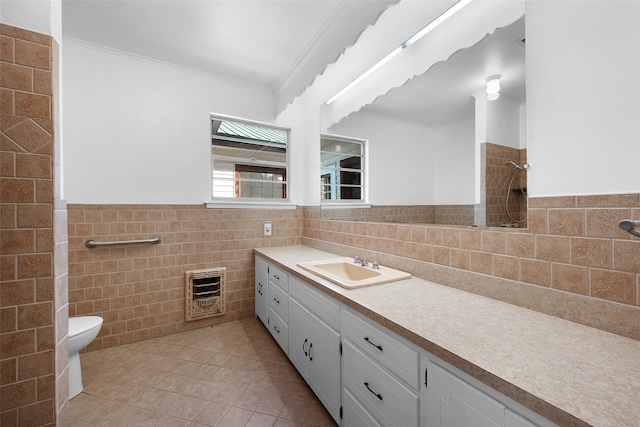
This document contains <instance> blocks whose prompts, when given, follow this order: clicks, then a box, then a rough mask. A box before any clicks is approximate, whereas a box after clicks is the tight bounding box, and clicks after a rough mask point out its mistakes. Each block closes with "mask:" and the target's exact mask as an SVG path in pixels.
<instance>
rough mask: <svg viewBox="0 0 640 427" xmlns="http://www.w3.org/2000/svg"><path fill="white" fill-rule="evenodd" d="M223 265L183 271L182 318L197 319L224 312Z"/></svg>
mask: <svg viewBox="0 0 640 427" xmlns="http://www.w3.org/2000/svg"><path fill="white" fill-rule="evenodd" d="M226 272H227V269H226V268H225V267H219V268H208V269H204V270H191V271H185V273H184V284H185V311H184V320H186V321H187V322H188V321H190V320H199V319H204V318H207V317H212V316H219V315H221V314H224V313H225V309H226V304H225V280H224V276H225V274H226Z"/></svg>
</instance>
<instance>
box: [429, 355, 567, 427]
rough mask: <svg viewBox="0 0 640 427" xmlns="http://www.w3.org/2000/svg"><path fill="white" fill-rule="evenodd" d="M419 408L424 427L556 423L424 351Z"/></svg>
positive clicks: (548, 426) (513, 426)
mask: <svg viewBox="0 0 640 427" xmlns="http://www.w3.org/2000/svg"><path fill="white" fill-rule="evenodd" d="M421 364H422V367H423V369H424V375H425V376H424V380H425V382H426V384H427V387H426V388H425V392H424V393H423V394H422V395H421V397H423V404H422V408H421V417H422V419H423V425H424V426H428V427H447V426H449V427H459V426H474V427H475V426H478V427H496V426H500V427H543V426H544V427H553V426H556V424H554V423H552V422H551V421H549V420H547V419H545V418H543V417H541V416H540V415H538V414H536V413H535V412H533V411H531V410H530V409H528V408H525V407H524V406H522V405H521V404H519V403H517V402H515V401H513V400H511V399H509V398H508V397H506V396H504V395H502V394H501V393H499V392H497V391H496V390H494V389H492V388H490V387H489V386H487V385H486V384H483V383H481V382H480V381H478V380H476V379H475V378H471V377H470V376H468V375H467V374H465V373H463V372H461V371H459V370H458V369H456V368H453V367H452V366H450V365H449V364H447V363H446V362H444V361H442V360H440V359H438V358H436V357H435V356H432V355H431V354H429V353H426V352H424V353H423V355H422V363H421Z"/></svg>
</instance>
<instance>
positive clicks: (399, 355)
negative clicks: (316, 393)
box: [341, 309, 420, 427]
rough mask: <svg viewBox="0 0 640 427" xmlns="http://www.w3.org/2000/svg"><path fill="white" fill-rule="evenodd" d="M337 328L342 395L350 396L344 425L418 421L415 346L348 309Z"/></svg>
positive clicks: (404, 424) (403, 425)
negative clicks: (370, 420)
mask: <svg viewBox="0 0 640 427" xmlns="http://www.w3.org/2000/svg"><path fill="white" fill-rule="evenodd" d="M341 331H342V351H343V354H342V386H343V396H348V398H349V399H353V400H355V402H351V403H350V404H349V405H347V406H345V407H344V408H343V413H344V418H343V421H344V423H343V425H344V426H349V427H351V426H358V425H362V422H364V421H363V420H365V419H367V418H370V419H373V420H375V424H379V425H382V426H397V427H408V426H411V427H417V426H418V425H419V422H420V397H419V378H418V376H419V353H418V351H416V350H415V349H413V348H411V347H409V346H408V345H406V344H405V343H403V342H401V341H400V340H399V339H396V338H395V337H394V336H392V334H391V333H390V332H388V331H386V330H385V329H384V328H383V327H381V326H380V325H378V324H376V323H374V322H371V321H369V320H365V319H364V318H363V317H361V316H359V315H357V314H355V313H353V312H352V311H350V310H348V309H344V310H343V312H342V328H341ZM363 411H364V413H362V412H363ZM352 412H353V413H352ZM375 424H373V425H375Z"/></svg>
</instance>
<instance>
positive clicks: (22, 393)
mask: <svg viewBox="0 0 640 427" xmlns="http://www.w3.org/2000/svg"><path fill="white" fill-rule="evenodd" d="M57 54H58V46H57V45H56V43H55V41H54V40H53V39H52V38H51V37H49V36H47V35H42V34H38V33H34V32H31V31H26V30H23V29H19V28H15V27H11V26H8V25H4V24H0V60H1V62H0V75H1V76H2V79H1V80H0V113H1V114H2V115H1V118H0V130H1V131H2V135H1V139H0V194H1V199H0V215H1V216H0V242H1V243H0V254H1V256H0V281H1V283H0V372H1V374H0V396H1V398H0V425H3V426H4V425H7V426H10V425H55V423H56V418H58V419H62V418H64V412H65V408H66V395H65V393H64V391H65V390H66V384H68V380H67V371H66V368H67V365H68V363H67V359H68V356H67V355H66V354H64V353H65V351H66V345H65V344H64V343H65V339H64V337H65V335H66V330H67V327H66V325H63V326H62V327H61V328H60V331H58V332H60V333H58V334H57V333H56V322H62V323H66V293H67V288H66V271H67V266H66V252H67V251H66V244H65V240H66V223H65V215H64V211H65V206H64V202H63V201H61V200H59V197H60V194H59V191H57V190H58V188H59V185H57V184H58V181H57V177H58V176H59V175H57V172H59V167H56V166H55V165H57V164H59V152H58V151H57V150H56V148H57V146H58V145H59V144H58V143H57V139H56V138H57V135H56V132H55V129H56V128H57V125H56V120H57V114H55V112H56V111H58V97H57V96H56V97H54V91H53V88H54V85H53V82H54V79H56V78H57V73H56V72H55V70H56V69H57V67H58V65H57V63H56V60H57ZM56 354H61V355H62V357H61V358H60V360H58V359H56ZM56 394H57V395H58V397H61V399H58V404H57V405H56Z"/></svg>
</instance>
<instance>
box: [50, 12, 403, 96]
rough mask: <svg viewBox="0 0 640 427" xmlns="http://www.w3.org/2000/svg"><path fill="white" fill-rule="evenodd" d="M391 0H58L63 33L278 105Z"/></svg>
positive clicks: (301, 87) (299, 90) (335, 55)
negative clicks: (238, 86) (251, 89)
mask: <svg viewBox="0 0 640 427" xmlns="http://www.w3.org/2000/svg"><path fill="white" fill-rule="evenodd" d="M397 1H398V0H207V1H204V0H200V1H191V0H128V1H121V0H63V1H62V33H63V36H64V37H67V38H73V39H76V40H81V41H84V42H89V43H94V44H98V45H102V46H105V47H108V48H112V49H117V50H120V51H125V52H129V53H132V54H136V55H140V56H144V57H148V58H153V59H156V60H159V61H163V62H168V63H171V64H177V65H180V66H184V67H187V68H191V69H195V70H199V71H203V72H206V73H210V74H213V75H216V76H219V77H221V78H224V79H231V80H233V81H239V82H242V83H244V84H249V85H258V86H262V87H267V88H268V89H269V90H271V91H272V92H273V93H274V96H275V97H276V98H282V97H285V98H286V99H285V100H284V101H281V102H279V104H282V102H284V103H285V104H286V103H288V102H291V101H292V100H293V98H294V97H295V96H297V95H299V94H300V93H302V91H303V90H304V88H305V87H306V86H308V85H309V84H311V83H312V81H313V79H314V78H315V77H316V76H317V75H318V74H320V73H322V71H323V70H324V68H325V67H326V65H327V64H330V63H333V62H335V61H336V59H337V58H338V56H339V55H340V54H341V53H342V52H343V51H344V49H345V48H346V47H348V46H350V45H352V44H353V43H354V42H355V41H356V40H357V38H358V36H359V35H360V34H361V33H362V31H364V29H365V28H366V27H367V26H369V25H372V24H373V23H375V21H376V20H377V18H378V17H379V16H380V15H381V13H382V12H383V11H384V10H385V8H387V7H388V6H389V5H392V4H394V3H396V2H397Z"/></svg>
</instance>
